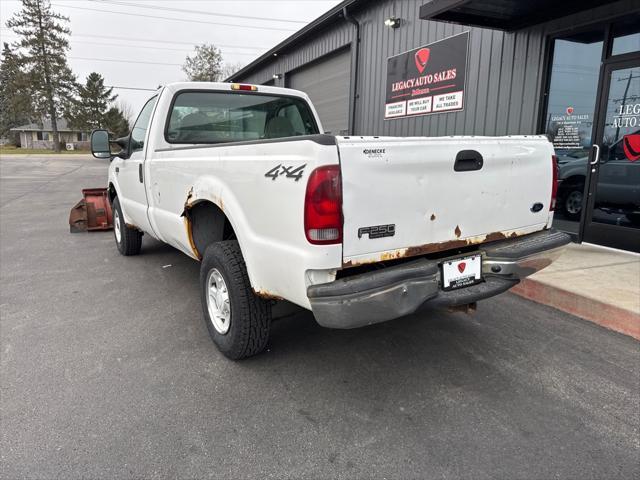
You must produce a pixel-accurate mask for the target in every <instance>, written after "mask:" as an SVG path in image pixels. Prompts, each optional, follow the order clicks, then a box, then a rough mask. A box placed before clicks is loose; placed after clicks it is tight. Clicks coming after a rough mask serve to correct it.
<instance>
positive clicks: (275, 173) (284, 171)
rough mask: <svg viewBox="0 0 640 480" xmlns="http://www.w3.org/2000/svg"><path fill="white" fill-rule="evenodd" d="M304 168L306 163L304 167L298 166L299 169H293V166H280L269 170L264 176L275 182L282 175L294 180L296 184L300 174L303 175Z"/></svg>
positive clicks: (300, 176)
mask: <svg viewBox="0 0 640 480" xmlns="http://www.w3.org/2000/svg"><path fill="white" fill-rule="evenodd" d="M306 166H307V164H306V163H305V164H304V165H300V166H299V167H295V168H294V165H289V166H285V165H282V164H280V165H278V166H277V167H273V168H272V169H271V170H269V171H268V172H267V173H265V174H264V176H265V177H267V178H270V179H271V180H275V179H276V178H278V177H280V176H282V175H284V176H285V177H286V178H294V179H295V181H296V182H297V181H298V180H300V179H301V178H302V174H303V173H304V167H306Z"/></svg>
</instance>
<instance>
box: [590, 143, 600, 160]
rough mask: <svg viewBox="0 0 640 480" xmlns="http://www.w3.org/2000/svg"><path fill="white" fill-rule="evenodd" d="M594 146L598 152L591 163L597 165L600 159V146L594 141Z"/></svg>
mask: <svg viewBox="0 0 640 480" xmlns="http://www.w3.org/2000/svg"><path fill="white" fill-rule="evenodd" d="M593 148H595V149H596V154H595V155H594V156H593V160H592V161H591V162H590V163H589V164H590V165H595V164H596V163H598V161H599V160H600V146H599V145H597V144H595V143H594V144H593Z"/></svg>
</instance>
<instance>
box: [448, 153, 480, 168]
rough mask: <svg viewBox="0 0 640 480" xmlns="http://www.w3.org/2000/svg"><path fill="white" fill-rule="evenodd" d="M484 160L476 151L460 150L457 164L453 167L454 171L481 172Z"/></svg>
mask: <svg viewBox="0 0 640 480" xmlns="http://www.w3.org/2000/svg"><path fill="white" fill-rule="evenodd" d="M483 163H484V160H483V159H482V155H480V152H476V151H475V150H460V151H459V152H458V154H457V155H456V163H455V164H454V165H453V169H454V170H455V171H456V172H472V171H473V170H480V169H481V168H482V164H483Z"/></svg>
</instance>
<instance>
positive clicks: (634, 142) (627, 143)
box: [622, 133, 640, 162]
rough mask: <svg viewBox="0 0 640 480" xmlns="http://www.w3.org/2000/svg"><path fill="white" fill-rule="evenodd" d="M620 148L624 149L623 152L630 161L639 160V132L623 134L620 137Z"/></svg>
mask: <svg viewBox="0 0 640 480" xmlns="http://www.w3.org/2000/svg"><path fill="white" fill-rule="evenodd" d="M622 148H623V149H624V154H625V155H626V156H627V160H629V161H630V162H635V161H636V160H640V134H639V133H633V134H630V135H625V136H624V137H623V138H622Z"/></svg>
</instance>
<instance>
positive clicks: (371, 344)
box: [0, 156, 640, 479]
mask: <svg viewBox="0 0 640 480" xmlns="http://www.w3.org/2000/svg"><path fill="white" fill-rule="evenodd" d="M106 169H107V163H106V162H104V161H99V160H94V159H91V158H86V157H83V156H65V157H60V158H54V157H30V158H17V157H13V158H12V157H3V158H1V159H0V222H1V223H0V277H1V278H0V281H1V283H0V295H1V298H0V338H1V350H0V354H1V357H0V374H1V385H0V387H1V391H0V394H1V395H0V421H1V426H0V431H1V433H0V435H1V438H0V442H1V443H0V448H1V469H0V476H1V477H2V478H6V479H13V478H66V479H71V478H132V477H135V478H167V477H170V478H205V477H206V478H209V477H212V478H233V479H236V478H273V477H277V478H296V479H298V478H399V479H408V478H447V479H448V478H473V479H484V478H504V479H517V478H522V479H550V478H576V479H590V478H594V479H595V478H598V479H605V478H606V479H613V478H621V479H622V478H625V479H629V478H638V477H639V476H640V344H639V343H638V342H636V341H634V340H633V339H631V338H629V337H625V336H622V335H619V334H616V333H613V332H610V331H607V330H604V329H602V328H600V327H598V326H595V325H592V324H590V323H586V322H583V321H582V320H579V319H577V318H574V317H572V316H570V315H566V314H563V313H560V312H558V311H555V310H552V309H550V308H547V307H544V306H540V305H537V304H534V303H531V302H529V301H527V300H524V299H521V298H519V297H517V296H515V295H512V294H504V295H502V296H500V297H498V298H495V299H491V300H487V301H485V302H483V303H481V304H480V305H479V308H478V312H477V313H476V314H475V315H474V316H471V317H469V316H466V315H464V314H461V313H448V312H445V311H440V310H428V311H426V312H423V313H420V314H416V315H413V316H410V317H407V318H405V319H401V320H398V321H395V322H390V323H386V324H381V325H377V326H372V327H368V328H365V329H360V330H351V331H335V330H327V329H323V328H320V327H319V326H318V325H317V324H316V323H315V322H314V320H313V318H312V316H311V315H309V314H299V315H296V316H293V317H290V318H286V319H282V320H279V321H277V322H276V323H275V324H274V326H273V329H272V340H271V343H270V346H269V350H268V351H267V352H266V353H264V354H262V355H260V356H257V357H254V358H252V359H249V360H246V361H242V362H238V363H234V362H231V361H229V360H227V359H225V358H224V357H222V355H221V354H219V353H218V351H217V350H216V349H215V347H214V346H213V344H212V343H211V342H210V340H209V337H208V334H207V330H206V327H205V325H204V322H203V319H202V315H201V311H200V302H199V298H198V288H197V285H198V267H199V266H198V263H197V262H195V261H193V260H191V259H189V258H187V257H186V256H184V255H183V254H181V253H179V252H178V251H176V250H174V249H172V248H170V247H168V246H164V245H162V244H160V243H158V242H155V241H153V240H152V239H149V238H146V237H145V240H144V243H143V254H142V255H140V256H138V257H130V258H125V257H122V256H120V255H119V254H118V252H117V251H116V248H115V245H114V242H113V239H112V233H111V232H106V233H92V234H74V235H72V234H70V233H69V228H68V224H67V220H68V214H69V210H70V208H71V207H72V206H73V205H74V204H75V203H76V202H77V200H79V198H80V197H81V192H80V190H81V188H84V187H96V186H102V185H104V183H105V180H106Z"/></svg>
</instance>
